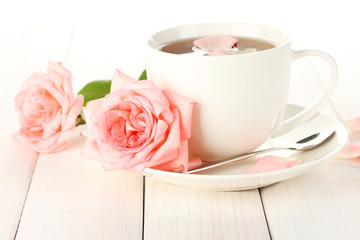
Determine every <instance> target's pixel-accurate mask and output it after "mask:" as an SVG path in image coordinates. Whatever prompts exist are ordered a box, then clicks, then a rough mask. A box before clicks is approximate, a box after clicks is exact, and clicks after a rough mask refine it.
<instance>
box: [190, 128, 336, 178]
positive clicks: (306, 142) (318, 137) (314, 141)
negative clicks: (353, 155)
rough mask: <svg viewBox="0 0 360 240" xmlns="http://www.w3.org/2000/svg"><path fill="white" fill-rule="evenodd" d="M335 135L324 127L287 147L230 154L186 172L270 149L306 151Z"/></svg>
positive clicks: (240, 158)
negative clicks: (230, 155)
mask: <svg viewBox="0 0 360 240" xmlns="http://www.w3.org/2000/svg"><path fill="white" fill-rule="evenodd" d="M334 135H335V130H334V129H332V128H326V129H323V130H321V131H319V132H317V133H314V134H311V135H310V136H307V137H305V138H303V139H301V140H299V141H297V142H295V143H293V144H291V145H289V146H287V147H283V146H276V147H271V148H267V149H261V150H258V151H253V152H248V153H243V154H239V155H236V156H232V157H228V158H225V159H221V160H218V161H214V162H210V163H205V164H203V165H201V166H200V167H198V168H196V169H192V170H190V171H188V172H187V173H189V174H190V173H196V172H200V171H203V170H206V169H210V168H214V167H218V166H221V165H224V164H226V163H231V162H236V161H239V160H242V159H245V158H249V157H252V156H256V155H259V154H262V153H266V152H271V151H276V150H296V151H307V150H310V149H313V148H316V147H318V146H320V145H321V144H323V143H324V142H326V141H327V140H329V139H330V138H331V137H332V136H334Z"/></svg>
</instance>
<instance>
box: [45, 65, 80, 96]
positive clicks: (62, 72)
mask: <svg viewBox="0 0 360 240" xmlns="http://www.w3.org/2000/svg"><path fill="white" fill-rule="evenodd" d="M47 74H48V75H49V76H50V79H51V80H52V81H53V82H54V83H55V84H56V85H60V86H61V87H62V89H64V92H66V93H67V94H70V95H71V98H72V99H74V93H73V89H72V75H71V72H70V71H69V70H67V69H66V68H65V67H64V66H63V64H62V63H61V62H49V63H48V69H47ZM55 80H57V82H56V81H55Z"/></svg>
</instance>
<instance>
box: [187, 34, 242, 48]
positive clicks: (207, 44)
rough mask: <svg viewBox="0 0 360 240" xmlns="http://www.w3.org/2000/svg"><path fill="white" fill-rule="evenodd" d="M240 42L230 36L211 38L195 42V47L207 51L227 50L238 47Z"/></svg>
mask: <svg viewBox="0 0 360 240" xmlns="http://www.w3.org/2000/svg"><path fill="white" fill-rule="evenodd" d="M237 43H238V40H237V39H236V38H233V37H229V36H210V37H204V38H200V39H197V40H195V41H194V42H193V44H194V46H196V47H198V48H200V49H202V50H205V51H213V50H226V49H231V48H232V47H236V44H237Z"/></svg>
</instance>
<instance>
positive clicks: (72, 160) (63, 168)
mask: <svg viewBox="0 0 360 240" xmlns="http://www.w3.org/2000/svg"><path fill="white" fill-rule="evenodd" d="M84 140H85V138H84V137H80V136H78V132H77V133H75V136H74V138H73V139H72V141H71V142H70V145H69V147H68V148H67V149H66V150H65V151H63V152H60V153H56V154H41V155H40V156H39V159H38V163H37V166H36V169H35V172H34V176H33V180H32V183H31V187H30V190H29V194H28V197H27V201H26V204H25V207H24V212H23V215H22V218H21V222H20V226H19V230H18V233H17V237H16V239H17V240H25V239H54V240H55V239H64V240H65V239H66V240H69V239H79V240H80V239H86V240H90V239H141V238H142V215H143V213H142V206H143V179H142V176H140V175H138V174H134V173H130V172H126V171H110V172H105V171H104V170H103V168H102V166H101V165H100V163H98V162H96V161H92V160H88V159H85V158H83V157H82V156H81V155H80V150H81V148H82V145H83V143H84Z"/></svg>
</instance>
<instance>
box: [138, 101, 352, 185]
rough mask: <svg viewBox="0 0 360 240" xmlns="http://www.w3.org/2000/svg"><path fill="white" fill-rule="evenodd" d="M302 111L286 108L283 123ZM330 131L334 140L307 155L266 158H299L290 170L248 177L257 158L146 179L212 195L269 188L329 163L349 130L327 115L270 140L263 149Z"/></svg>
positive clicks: (149, 172)
mask: <svg viewBox="0 0 360 240" xmlns="http://www.w3.org/2000/svg"><path fill="white" fill-rule="evenodd" d="M303 109H304V108H303V107H300V106H296V105H290V104H287V107H286V113H285V116H284V119H289V118H290V117H292V116H294V115H295V114H296V113H298V112H300V111H301V110H303ZM328 127H332V128H335V129H336V134H335V136H334V137H333V138H332V139H331V140H330V141H328V142H326V143H325V144H323V145H321V146H320V147H318V148H316V149H313V150H310V151H306V152H295V151H276V152H272V153H267V154H266V155H275V156H296V157H298V158H299V159H300V160H301V163H300V164H299V165H297V166H295V167H292V168H289V169H285V170H280V171H274V172H267V173H258V174H245V171H246V170H247V169H248V168H249V167H250V166H252V165H253V164H254V163H255V162H256V160H257V159H258V157H257V158H256V157H253V158H249V159H246V160H244V161H241V162H237V163H233V164H229V165H225V166H221V167H218V168H214V169H210V170H206V171H203V172H200V173H199V174H181V173H172V172H165V171H160V170H154V169H149V168H147V169H145V171H144V175H145V176H146V177H149V178H152V179H157V180H160V181H163V182H166V183H169V184H172V185H176V186H181V187H185V188H192V189H201V190H212V191H237V190H246V189H253V188H258V187H263V186H267V185H270V184H273V183H276V182H279V181H283V180H286V179H289V178H293V177H295V176H298V175H300V174H303V173H305V172H307V171H309V170H311V169H312V168H314V167H315V166H317V165H319V164H320V163H322V162H324V161H325V160H327V159H329V158H330V157H332V156H333V155H334V154H336V153H337V152H338V151H339V150H340V149H341V148H342V147H343V146H344V144H345V143H346V141H347V139H348V135H347V131H346V129H345V128H344V127H343V125H342V124H341V123H340V122H338V121H337V120H335V119H333V118H331V117H330V116H328V115H326V114H323V113H318V114H316V115H315V116H314V117H313V118H311V119H310V120H309V121H307V122H305V123H304V124H302V125H301V126H299V127H297V128H295V129H293V130H291V131H290V132H288V133H286V134H284V135H282V136H280V137H277V138H274V139H270V140H269V141H268V142H267V143H265V144H264V146H261V147H265V145H269V144H270V143H271V142H272V143H274V142H284V143H289V142H293V141H296V140H298V139H301V137H303V136H307V135H309V134H311V133H314V132H316V131H317V130H319V129H322V128H328ZM261 147H260V148H261ZM314 184H315V183H314Z"/></svg>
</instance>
